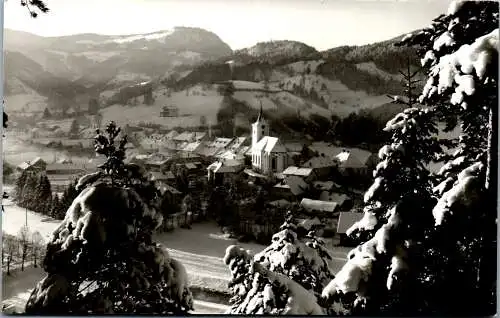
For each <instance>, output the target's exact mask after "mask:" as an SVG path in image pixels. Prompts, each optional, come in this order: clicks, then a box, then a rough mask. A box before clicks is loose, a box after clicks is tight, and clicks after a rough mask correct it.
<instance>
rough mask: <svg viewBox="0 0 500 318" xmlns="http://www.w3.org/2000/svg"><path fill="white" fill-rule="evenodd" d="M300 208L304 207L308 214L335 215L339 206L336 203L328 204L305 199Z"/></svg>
mask: <svg viewBox="0 0 500 318" xmlns="http://www.w3.org/2000/svg"><path fill="white" fill-rule="evenodd" d="M300 206H302V207H303V208H304V209H305V210H306V211H308V212H313V211H318V212H329V213H333V212H335V210H336V209H337V206H338V204H337V203H336V202H328V201H320V200H312V199H305V198H304V199H302V201H301V202H300Z"/></svg>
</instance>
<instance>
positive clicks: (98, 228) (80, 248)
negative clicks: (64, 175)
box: [26, 123, 193, 315]
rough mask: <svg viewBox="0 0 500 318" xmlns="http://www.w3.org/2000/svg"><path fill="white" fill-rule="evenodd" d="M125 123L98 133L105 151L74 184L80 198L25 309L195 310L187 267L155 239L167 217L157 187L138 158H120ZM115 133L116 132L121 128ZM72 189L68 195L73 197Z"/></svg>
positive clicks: (36, 311)
mask: <svg viewBox="0 0 500 318" xmlns="http://www.w3.org/2000/svg"><path fill="white" fill-rule="evenodd" d="M119 131H120V129H119V128H118V127H116V125H114V123H112V124H110V125H108V130H107V132H108V137H106V136H104V135H102V134H100V132H98V135H97V136H96V138H95V149H96V151H97V152H98V153H101V154H104V155H105V156H106V158H107V161H106V163H104V164H103V165H102V166H101V167H100V169H101V171H99V172H97V173H93V174H89V175H86V176H84V177H82V178H80V180H78V183H77V185H76V187H75V188H76V189H75V190H74V191H76V193H78V192H79V195H78V196H77V198H76V199H75V200H74V201H73V203H72V205H71V206H70V208H69V209H68V210H67V212H66V215H65V218H64V220H63V221H62V223H61V225H60V226H59V228H58V229H56V230H55V232H54V235H53V238H52V240H51V241H50V242H49V243H48V245H47V251H46V255H45V258H44V262H43V265H44V269H45V270H46V272H47V276H46V277H45V278H44V279H42V280H41V281H40V282H39V283H38V284H37V286H36V287H35V289H34V290H33V292H32V293H31V295H30V298H29V299H28V302H27V304H26V313H27V314H37V315H41V314H45V315H55V314H66V315H71V314H74V315H83V314H85V315H88V314H105V313H107V314H151V315H152V314H158V315H168V314H174V315H185V314H186V313H187V312H188V311H189V310H192V309H193V300H192V296H191V292H190V291H189V288H188V283H187V273H186V270H185V269H184V267H183V266H182V264H180V263H179V262H178V261H176V260H175V259H172V258H171V257H170V256H169V254H168V252H167V251H166V249H165V248H163V247H162V246H161V245H160V244H157V243H154V242H153V232H154V231H155V230H156V229H158V228H159V227H160V225H161V224H162V221H163V217H162V213H161V212H160V211H159V210H158V209H157V202H158V195H159V193H158V191H157V190H156V188H155V187H154V184H152V183H151V182H148V181H147V179H146V177H145V176H144V175H143V173H142V171H141V170H140V169H138V167H137V166H135V165H132V164H130V165H127V164H124V163H123V159H124V154H122V153H121V151H123V147H122V145H124V144H125V142H126V139H125V138H121V139H120V141H119V145H120V146H119V147H118V148H116V147H115V145H114V139H115V138H116V137H117V136H118V133H119ZM117 132H118V133H117ZM72 191H73V190H71V189H70V188H69V189H68V191H67V193H66V194H67V196H71V192H72Z"/></svg>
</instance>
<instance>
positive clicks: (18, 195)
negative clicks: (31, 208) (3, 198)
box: [14, 170, 28, 206]
mask: <svg viewBox="0 0 500 318" xmlns="http://www.w3.org/2000/svg"><path fill="white" fill-rule="evenodd" d="M27 182H28V174H27V173H26V171H24V170H23V171H22V172H21V174H20V175H19V176H18V177H17V179H16V184H15V188H14V200H15V201H16V202H17V203H18V204H19V206H23V204H24V203H23V202H24V200H25V198H24V194H25V186H26V183H27Z"/></svg>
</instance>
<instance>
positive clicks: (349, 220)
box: [337, 212, 364, 246]
mask: <svg viewBox="0 0 500 318" xmlns="http://www.w3.org/2000/svg"><path fill="white" fill-rule="evenodd" d="M363 215H364V213H360V212H340V214H339V220H338V223H337V234H339V237H340V242H339V243H340V245H344V246H346V245H351V243H352V242H351V240H350V239H349V237H348V236H347V234H346V232H347V230H348V229H349V228H350V227H351V226H353V225H354V223H356V222H358V221H360V220H361V219H362V218H363Z"/></svg>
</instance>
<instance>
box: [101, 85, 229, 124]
mask: <svg viewBox="0 0 500 318" xmlns="http://www.w3.org/2000/svg"><path fill="white" fill-rule="evenodd" d="M195 91H196V93H195V94H196V95H193V92H195ZM154 98H155V102H154V105H151V106H148V105H143V104H139V105H136V106H123V105H113V106H110V107H106V108H104V109H103V110H102V111H101V113H102V115H103V122H108V121H110V120H114V121H115V122H116V123H117V124H118V125H122V126H123V125H125V124H137V123H139V122H141V121H142V122H149V123H154V124H160V125H163V126H165V127H169V128H172V127H178V126H180V127H190V126H199V125H200V116H205V117H206V119H207V121H208V122H211V123H216V122H217V119H216V116H217V112H218V110H219V108H220V106H221V101H222V96H220V95H219V94H218V93H217V92H216V91H215V90H213V89H207V90H201V89H196V88H195V89H193V88H190V89H189V90H188V91H187V92H186V91H185V90H184V91H181V92H175V93H172V94H171V96H170V97H168V95H167V94H166V91H161V90H160V91H156V92H155V96H154ZM139 101H140V102H142V99H141V98H139ZM164 106H176V107H178V108H179V114H180V116H179V117H160V113H161V110H162V108H163V107H164Z"/></svg>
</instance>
